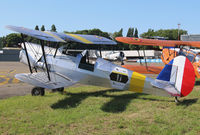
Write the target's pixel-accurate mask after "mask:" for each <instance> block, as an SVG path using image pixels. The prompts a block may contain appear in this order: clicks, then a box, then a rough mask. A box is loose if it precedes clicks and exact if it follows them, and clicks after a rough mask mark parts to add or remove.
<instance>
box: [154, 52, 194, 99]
mask: <svg viewBox="0 0 200 135" xmlns="http://www.w3.org/2000/svg"><path fill="white" fill-rule="evenodd" d="M156 81H157V82H159V83H155V84H154V86H155V85H156V86H157V87H160V88H163V89H165V90H166V91H167V92H168V93H169V94H170V95H172V96H179V97H184V96H187V95H188V94H189V93H190V92H191V91H192V89H193V87H194V85H195V72H194V68H193V65H192V63H191V62H190V61H189V60H188V58H186V57H185V56H178V57H176V58H174V59H173V60H172V61H170V62H169V64H167V65H166V66H165V67H164V69H163V70H162V71H161V72H160V74H159V75H158V77H157V79H156ZM167 84H168V85H167ZM170 86H173V87H170Z"/></svg>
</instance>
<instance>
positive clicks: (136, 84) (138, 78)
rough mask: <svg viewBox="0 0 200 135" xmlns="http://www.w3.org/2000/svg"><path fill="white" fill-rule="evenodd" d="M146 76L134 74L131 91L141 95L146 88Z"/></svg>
mask: <svg viewBox="0 0 200 135" xmlns="http://www.w3.org/2000/svg"><path fill="white" fill-rule="evenodd" d="M145 79H146V76H144V75H142V74H139V73H137V72H133V73H132V76H131V80H130V86H129V91H133V92H139V93H141V92H142V91H143V88H144V83H145Z"/></svg>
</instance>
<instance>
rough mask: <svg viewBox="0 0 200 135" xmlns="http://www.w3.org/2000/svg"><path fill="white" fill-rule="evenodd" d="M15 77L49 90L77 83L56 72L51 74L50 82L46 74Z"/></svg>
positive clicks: (28, 74) (26, 74) (22, 74)
mask: <svg viewBox="0 0 200 135" xmlns="http://www.w3.org/2000/svg"><path fill="white" fill-rule="evenodd" d="M15 77H16V78H17V79H19V80H20V81H22V82H26V83H29V84H31V85H34V86H38V87H42V88H47V89H56V88H61V87H69V86H71V85H74V84H76V83H77V81H73V80H71V79H70V78H68V77H66V76H64V75H61V74H59V73H55V72H50V77H51V81H49V79H48V77H47V74H46V73H45V72H37V73H32V74H31V73H20V74H16V75H15Z"/></svg>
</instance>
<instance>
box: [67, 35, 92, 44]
mask: <svg viewBox="0 0 200 135" xmlns="http://www.w3.org/2000/svg"><path fill="white" fill-rule="evenodd" d="M65 34H66V35H68V36H72V37H74V38H76V39H78V40H80V41H82V42H83V43H85V44H93V42H91V41H89V40H87V39H85V38H83V37H81V36H78V35H75V34H67V33H65Z"/></svg>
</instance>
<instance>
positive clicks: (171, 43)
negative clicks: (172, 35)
mask: <svg viewBox="0 0 200 135" xmlns="http://www.w3.org/2000/svg"><path fill="white" fill-rule="evenodd" d="M115 39H116V40H117V41H119V42H122V43H127V44H133V45H146V46H165V47H176V46H181V45H183V46H193V47H198V48H200V41H179V40H156V39H141V38H133V37H116V38H115Z"/></svg>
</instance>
